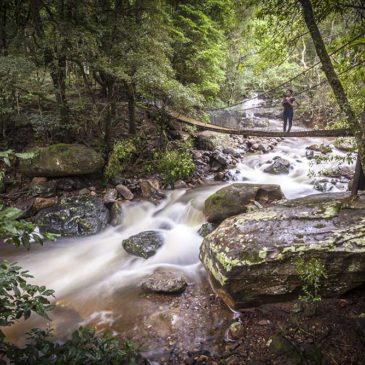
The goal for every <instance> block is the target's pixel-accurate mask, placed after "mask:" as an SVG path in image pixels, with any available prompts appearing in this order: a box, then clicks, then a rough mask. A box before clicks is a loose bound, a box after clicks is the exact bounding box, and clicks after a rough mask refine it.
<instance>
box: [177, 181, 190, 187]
mask: <svg viewBox="0 0 365 365" xmlns="http://www.w3.org/2000/svg"><path fill="white" fill-rule="evenodd" d="M188 187H189V186H188V184H187V183H186V182H185V181H183V180H178V181H176V183H175V184H174V189H187V188H188Z"/></svg>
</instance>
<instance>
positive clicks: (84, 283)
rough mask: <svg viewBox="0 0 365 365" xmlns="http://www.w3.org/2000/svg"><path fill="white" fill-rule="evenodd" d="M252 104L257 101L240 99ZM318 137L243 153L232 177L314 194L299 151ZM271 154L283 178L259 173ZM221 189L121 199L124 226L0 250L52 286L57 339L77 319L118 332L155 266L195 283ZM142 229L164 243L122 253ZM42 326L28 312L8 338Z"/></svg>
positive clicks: (134, 314) (132, 314)
mask: <svg viewBox="0 0 365 365" xmlns="http://www.w3.org/2000/svg"><path fill="white" fill-rule="evenodd" d="M256 105H257V106H258V105H260V101H257V100H256V101H251V102H250V103H249V105H245V104H244V106H245V107H248V106H256ZM241 109H242V107H241ZM252 116H254V114H252ZM268 124H269V129H281V122H280V121H278V120H268ZM294 128H298V127H294ZM321 142H326V143H328V141H327V140H323V139H311V140H309V139H299V138H295V139H293V138H292V139H285V140H283V141H282V142H280V144H279V145H278V146H277V147H276V148H275V150H274V151H272V152H270V153H267V154H248V155H246V156H245V157H244V158H243V159H242V161H241V163H240V164H239V165H238V166H237V167H236V168H235V169H233V170H232V174H233V175H234V176H235V180H237V181H246V182H252V183H276V184H280V185H281V187H282V190H283V192H284V194H285V195H286V197H288V198H295V197H298V196H303V195H307V194H311V193H315V192H317V191H316V190H315V189H314V187H313V184H312V183H311V180H312V178H310V177H308V170H309V168H312V169H313V170H318V167H316V166H312V167H310V166H309V164H310V162H309V161H308V160H307V159H306V157H305V151H306V150H305V148H306V146H308V145H309V144H313V143H321ZM335 153H336V154H342V153H340V152H339V151H335ZM275 156H280V157H283V158H285V159H287V160H289V162H290V163H291V166H292V169H291V170H290V172H289V174H288V175H270V174H268V173H265V172H264V169H265V167H267V166H268V165H269V164H270V162H271V161H272V160H273V158H274V157H275ZM322 168H323V166H322ZM220 187H221V185H220V186H218V185H215V186H209V187H204V188H198V189H194V190H191V191H185V190H176V191H173V192H171V193H170V194H169V195H168V198H167V199H166V200H165V201H163V202H162V203H161V204H159V205H158V206H155V205H153V204H152V203H149V202H135V203H126V205H125V208H124V211H123V219H124V220H123V224H122V225H120V226H118V227H115V228H112V227H109V228H108V229H106V230H104V231H103V232H102V233H100V234H98V235H95V236H90V237H85V238H75V239H62V240H58V241H57V242H56V243H48V244H46V245H45V246H44V247H36V246H34V247H33V248H32V250H31V251H30V252H27V251H25V250H20V249H15V248H14V249H13V248H8V247H7V248H6V249H4V248H1V251H0V252H2V256H3V257H5V258H7V259H9V260H14V261H17V262H18V263H19V264H20V265H21V266H22V267H24V268H25V269H28V270H29V271H30V272H31V273H32V274H33V275H34V276H35V279H34V282H35V283H37V284H40V285H46V286H47V287H49V288H52V289H54V290H55V291H56V303H57V304H58V305H57V308H56V310H55V311H54V314H53V327H54V328H55V334H56V336H57V337H58V338H61V339H62V338H64V337H65V336H67V335H68V334H69V333H70V331H71V330H72V329H74V328H75V327H77V326H79V325H80V324H91V325H93V326H96V327H97V328H105V327H107V328H110V329H112V330H113V331H115V332H124V331H125V330H126V329H130V328H134V327H135V326H136V321H137V320H136V318H141V316H143V314H144V311H145V308H144V307H143V306H144V305H146V301H141V298H140V290H139V287H138V286H139V283H140V281H141V280H142V279H143V278H144V277H146V276H147V275H149V274H151V273H152V272H153V271H154V270H155V269H156V268H161V267H162V268H170V269H173V270H175V271H180V272H182V273H184V275H185V276H186V277H187V278H188V279H189V280H190V282H194V283H196V284H198V283H199V281H200V279H201V275H202V273H203V269H202V267H201V265H200V263H199V257H198V253H199V246H200V244H201V241H202V238H201V237H200V236H199V235H198V233H197V230H198V229H199V227H200V226H201V224H202V223H204V222H205V219H204V216H203V213H202V207H203V203H204V201H205V199H206V198H207V197H208V196H209V195H211V194H212V193H213V192H215V191H216V190H218V189H219V188H220ZM338 190H344V184H343V185H336V186H333V191H338ZM146 230H158V231H159V232H161V234H162V235H163V237H164V245H163V246H162V247H161V248H160V249H159V250H158V252H157V253H156V255H154V256H152V257H151V258H149V259H148V260H145V259H142V258H138V257H135V256H132V255H129V254H128V253H127V252H125V251H124V249H123V247H122V245H121V242H122V240H123V239H126V238H128V237H130V236H131V235H134V234H137V233H139V232H142V231H146ZM203 275H204V273H203ZM174 320H175V319H174ZM41 324H42V321H41V320H40V319H39V318H38V317H37V316H32V319H31V320H28V321H27V322H26V323H20V324H19V325H16V326H13V327H12V328H11V329H8V330H7V335H8V336H9V339H11V340H14V341H17V342H21V341H20V338H21V334H23V333H24V331H25V330H27V329H29V328H32V327H35V326H39V325H41Z"/></svg>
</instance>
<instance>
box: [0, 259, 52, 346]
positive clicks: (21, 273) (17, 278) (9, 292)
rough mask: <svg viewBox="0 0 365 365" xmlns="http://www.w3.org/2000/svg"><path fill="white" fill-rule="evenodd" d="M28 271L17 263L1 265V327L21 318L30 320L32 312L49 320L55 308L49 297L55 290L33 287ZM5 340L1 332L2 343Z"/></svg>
mask: <svg viewBox="0 0 365 365" xmlns="http://www.w3.org/2000/svg"><path fill="white" fill-rule="evenodd" d="M29 278H32V276H31V275H30V274H29V272H28V271H26V270H23V269H22V268H21V267H20V266H18V265H17V264H16V263H8V262H7V261H3V262H2V263H1V265H0V326H10V325H11V324H13V323H14V321H15V320H18V319H20V318H24V319H28V318H29V317H30V315H31V313H32V312H35V313H37V314H38V315H40V316H41V317H44V318H47V319H48V315H47V311H49V310H50V309H52V308H53V306H52V305H51V304H50V302H49V300H48V297H50V296H53V295H54V291H53V290H49V289H47V288H46V287H44V286H38V285H32V284H29V283H27V280H28V279H29ZM3 338H4V335H3V333H2V332H1V331H0V341H1V340H2V339H3Z"/></svg>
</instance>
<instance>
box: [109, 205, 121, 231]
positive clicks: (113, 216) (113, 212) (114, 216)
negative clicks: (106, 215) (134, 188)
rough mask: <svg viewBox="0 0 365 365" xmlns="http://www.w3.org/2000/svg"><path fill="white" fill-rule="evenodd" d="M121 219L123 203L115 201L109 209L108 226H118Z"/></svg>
mask: <svg viewBox="0 0 365 365" xmlns="http://www.w3.org/2000/svg"><path fill="white" fill-rule="evenodd" d="M123 219H124V212H123V203H122V202H121V201H116V202H114V203H113V205H112V207H111V208H110V224H111V225H112V226H113V227H116V226H119V225H121V224H122V223H123Z"/></svg>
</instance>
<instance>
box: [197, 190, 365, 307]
mask: <svg viewBox="0 0 365 365" xmlns="http://www.w3.org/2000/svg"><path fill="white" fill-rule="evenodd" d="M347 196H348V195H345V194H338V193H332V194H318V195H312V196H308V197H305V198H299V199H295V200H288V201H282V202H279V203H277V204H275V205H273V206H271V207H268V208H266V209H265V210H258V211H256V212H250V213H247V214H241V215H238V216H236V217H232V218H229V219H226V220H225V221H224V222H223V223H221V225H220V226H219V227H218V228H217V229H216V230H215V231H213V232H212V233H211V234H210V235H208V236H207V237H205V239H204V241H203V244H202V246H201V251H200V259H201V261H202V263H203V265H204V266H205V268H206V270H207V271H208V273H209V276H210V279H211V282H212V283H213V285H214V287H215V290H216V291H217V293H218V294H219V295H220V296H221V297H222V298H223V300H224V301H225V302H226V303H227V304H228V305H229V306H230V307H231V308H234V309H241V308H244V307H248V306H256V305H261V304H264V303H270V302H278V301H286V300H289V299H293V298H298V295H299V294H300V289H301V286H302V283H301V280H300V277H299V275H298V272H297V269H296V267H297V266H296V265H297V262H298V259H299V258H303V259H304V260H305V261H306V260H309V259H312V258H315V259H317V260H319V261H320V262H321V264H322V265H323V266H324V268H325V272H326V275H327V277H326V279H325V280H322V281H321V282H320V284H321V285H320V288H319V295H321V296H323V297H327V296H329V297H331V296H332V297H334V296H339V295H342V294H344V293H346V292H347V291H349V290H351V289H353V288H355V287H357V286H359V285H362V284H364V282H365V218H364V217H365V197H364V196H363V197H362V198H361V199H359V200H348V198H347Z"/></svg>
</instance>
